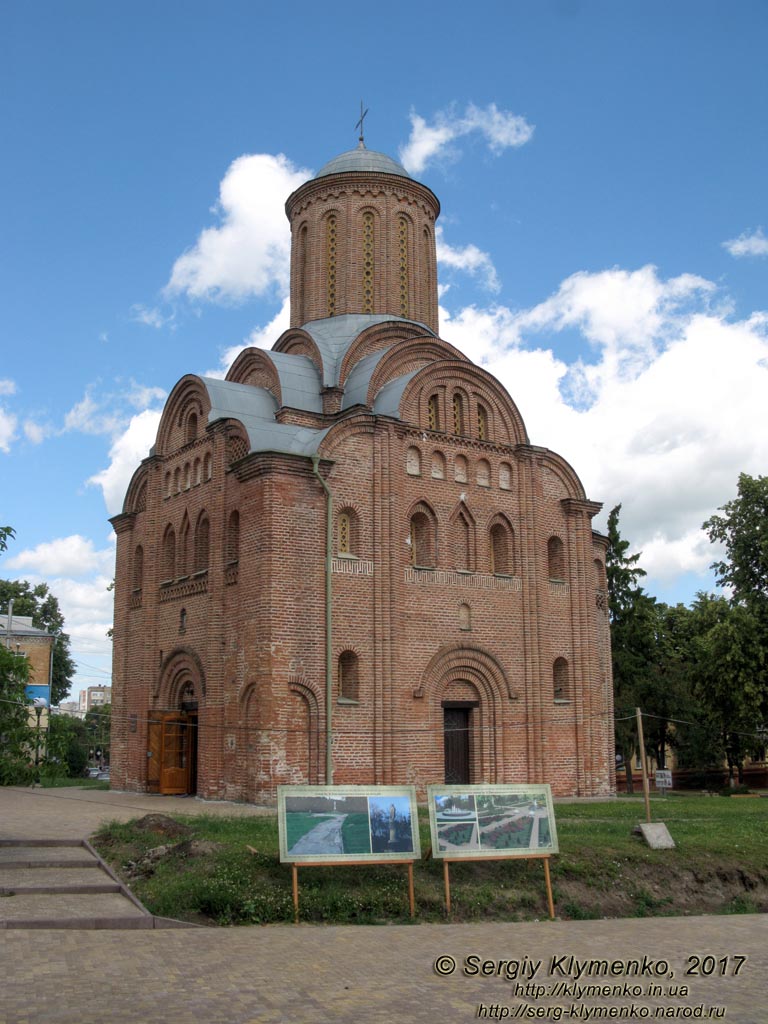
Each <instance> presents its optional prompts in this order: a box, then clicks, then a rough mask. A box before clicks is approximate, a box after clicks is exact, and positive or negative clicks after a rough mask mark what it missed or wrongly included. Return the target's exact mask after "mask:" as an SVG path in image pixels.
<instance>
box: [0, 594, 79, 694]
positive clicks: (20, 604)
mask: <svg viewBox="0 0 768 1024" xmlns="http://www.w3.org/2000/svg"><path fill="white" fill-rule="evenodd" d="M10 601H13V613H14V615H29V616H31V617H32V625H33V626H35V627H36V628H37V629H47V630H48V632H49V633H53V635H54V636H55V637H56V639H55V641H54V645H53V676H52V680H51V704H59V703H60V702H61V701H62V700H64V699H65V698H66V696H67V694H68V693H69V688H70V685H71V682H72V676H73V675H74V674H75V663H74V661H73V660H72V658H71V656H70V653H69V647H70V640H69V636H68V635H67V634H66V633H65V632H64V616H63V615H62V614H61V609H60V608H59V602H58V600H57V599H56V597H55V596H54V595H53V594H52V593H51V591H50V589H49V588H48V584H47V583H38V584H37V585H36V586H34V587H32V586H30V584H29V583H28V582H27V580H0V608H7V607H8V604H9V602H10Z"/></svg>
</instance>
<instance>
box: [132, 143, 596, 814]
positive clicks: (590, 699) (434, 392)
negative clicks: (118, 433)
mask: <svg viewBox="0 0 768 1024" xmlns="http://www.w3.org/2000/svg"><path fill="white" fill-rule="evenodd" d="M439 211H440V204H439V202H438V200H437V197H436V196H435V195H434V194H433V193H432V192H431V190H430V189H429V188H427V187H426V186H425V185H423V184H420V183H419V182H418V181H415V180H414V179H413V178H411V177H410V175H409V174H408V173H407V172H406V170H405V169H404V168H403V167H402V166H400V165H399V164H397V163H396V162H395V161H394V160H392V159H391V158H389V157H388V156H386V155H384V154H382V153H375V152H372V151H369V150H367V149H366V148H365V147H364V146H363V145H362V143H361V145H360V147H358V149H356V150H353V151H351V152H349V153H344V154H342V155H341V156H340V157H337V158H336V159H335V160H332V161H331V162H330V163H328V164H327V165H326V166H325V167H323V168H322V169H321V170H320V172H319V173H318V174H317V175H316V176H315V177H314V178H313V179H311V180H310V181H307V182H305V183H304V184H302V185H301V187H300V188H298V189H297V190H296V191H295V192H294V193H293V194H292V195H291V196H290V197H289V198H288V200H287V203H286V213H287V215H288V219H289V221H290V224H291V232H292V254H291V281H290V290H291V326H290V327H289V329H288V330H287V331H285V332H284V334H283V335H282V336H281V337H280V338H279V339H277V341H276V343H275V344H274V346H273V348H272V350H271V351H266V350H263V349H257V348H247V349H245V350H244V351H243V352H242V353H241V354H240V355H239V356H238V358H237V359H236V360H235V362H234V363H233V365H232V366H231V368H230V370H229V372H228V374H227V377H226V379H225V380H219V379H218V378H210V377H200V376H197V375H195V374H188V375H187V376H185V377H183V378H182V379H181V380H180V381H179V383H178V384H177V385H176V387H175V388H174V389H173V391H172V393H171V395H170V396H169V398H168V401H167V403H166V406H165V410H164V412H163V415H162V419H161V422H160V426H159V430H158V435H157V441H156V444H155V446H154V448H153V449H152V451H151V452H150V454H149V456H148V457H147V458H146V459H145V460H144V461H143V462H142V464H141V466H140V467H139V468H138V469H137V471H136V473H135V475H134V477H133V480H132V482H131V484H130V486H129V488H128V493H127V495H126V498H125V503H124V506H123V511H122V513H121V514H120V515H118V516H115V517H114V518H113V519H112V523H113V524H114V528H115V531H116V533H117V567H116V580H115V636H114V661H113V681H114V688H115V699H114V702H113V707H114V709H115V716H114V722H113V730H112V779H113V781H114V783H115V785H116V786H118V787H120V788H121V789H129V790H139V791H141V790H148V791H150V792H161V793H188V792H197V793H199V794H200V795H202V796H205V797H209V798H217V799H219V798H225V799H238V800H251V801H255V802H261V803H264V802H270V801H274V800H275V795H276V787H277V786H278V785H279V784H281V783H320V782H328V781H330V776H331V770H332V777H333V781H334V782H336V783H360V784H371V783H412V784H414V785H416V786H417V787H418V789H419V792H420V793H422V794H423V792H424V790H425V787H426V786H427V785H428V784H430V783H442V782H449V783H457V784H465V783H497V782H549V783H551V785H552V787H553V789H554V791H555V792H556V793H558V794H562V795H581V796H592V795H607V794H610V793H612V792H614V788H615V766H614V738H613V695H612V681H611V654H610V635H609V626H608V605H607V593H606V574H605V555H606V546H607V540H606V538H605V537H602V536H601V535H599V534H597V533H595V532H594V531H593V530H592V517H593V516H594V515H595V513H596V512H597V511H598V510H599V509H600V507H601V506H600V505H599V504H597V503H596V502H593V501H590V500H588V498H587V495H586V494H585V492H584V488H583V486H582V484H581V481H580V480H579V478H578V476H577V475H576V473H575V472H574V470H573V469H572V468H571V466H570V465H569V464H568V463H567V462H566V461H565V460H564V459H563V458H562V457H561V456H559V455H557V454H556V453H555V452H553V451H550V450H549V449H547V448H543V447H540V446H537V445H535V444H534V443H532V442H531V440H529V437H528V433H527V431H526V428H525V424H524V423H523V420H522V417H521V415H520V412H519V411H518V408H517V406H516V405H515V402H514V401H513V399H512V397H511V396H510V395H509V393H508V392H507V390H506V388H504V387H503V386H502V385H501V384H500V383H499V381H498V380H496V379H495V378H494V377H492V376H491V374H489V373H488V371H487V370H485V369H483V367H482V366H478V365H476V364H474V363H473V362H471V360H470V359H468V358H467V357H466V356H465V355H464V354H463V353H461V352H460V351H458V350H457V349H456V348H455V347H454V346H453V345H451V344H450V343H449V342H447V341H444V340H442V339H441V338H440V337H439V336H438V333H437V332H438V293H437V260H436V246H435V242H436V240H435V221H436V219H437V216H438V214H439ZM180 349H181V346H180Z"/></svg>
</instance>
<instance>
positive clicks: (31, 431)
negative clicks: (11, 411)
mask: <svg viewBox="0 0 768 1024" xmlns="http://www.w3.org/2000/svg"><path fill="white" fill-rule="evenodd" d="M50 433H51V431H50V428H48V427H44V426H43V425H42V424H40V423H35V421H34V420H25V421H24V436H25V437H26V439H27V440H28V441H30V442H31V443H32V444H42V443H43V441H44V440H45V439H46V437H48V436H49V434H50Z"/></svg>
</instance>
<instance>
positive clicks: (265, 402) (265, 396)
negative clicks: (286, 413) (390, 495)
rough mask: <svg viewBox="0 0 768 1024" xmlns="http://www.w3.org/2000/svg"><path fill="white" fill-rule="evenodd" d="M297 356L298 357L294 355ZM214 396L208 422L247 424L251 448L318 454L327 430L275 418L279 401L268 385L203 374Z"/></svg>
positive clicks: (253, 449) (299, 453) (209, 393)
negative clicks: (255, 385)
mask: <svg viewBox="0 0 768 1024" xmlns="http://www.w3.org/2000/svg"><path fill="white" fill-rule="evenodd" d="M294 358H295V357H294ZM201 380H202V382H203V384H204V385H205V387H206V389H207V391H208V397H209V398H210V399H211V411H210V413H209V414H208V422H209V423H215V421H216V420H220V419H235V420H238V421H239V422H240V423H242V425H243V426H244V427H245V430H246V432H247V434H248V440H249V442H250V450H251V451H252V452H285V453H286V454H289V455H315V454H316V453H317V449H318V447H319V446H320V443H321V441H322V440H323V438H324V437H325V435H326V434H327V433H328V430H327V429H325V430H313V429H312V428H311V427H300V426H297V425H296V424H293V423H278V422H277V421H276V420H275V413H276V412H277V402H276V401H275V399H274V397H273V396H272V395H271V394H270V392H269V391H267V390H266V389H265V388H256V387H253V385H251V384H236V383H234V382H233V381H228V380H219V379H218V378H216V377H202V378H201Z"/></svg>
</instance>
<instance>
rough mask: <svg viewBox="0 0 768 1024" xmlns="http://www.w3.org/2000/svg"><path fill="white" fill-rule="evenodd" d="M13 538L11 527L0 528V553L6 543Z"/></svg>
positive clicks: (14, 534)
mask: <svg viewBox="0 0 768 1024" xmlns="http://www.w3.org/2000/svg"><path fill="white" fill-rule="evenodd" d="M15 536H16V531H15V530H14V528H13V527H12V526H0V551H5V549H6V548H7V547H8V541H9V540H10V539H11V538H12V537H15Z"/></svg>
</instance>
